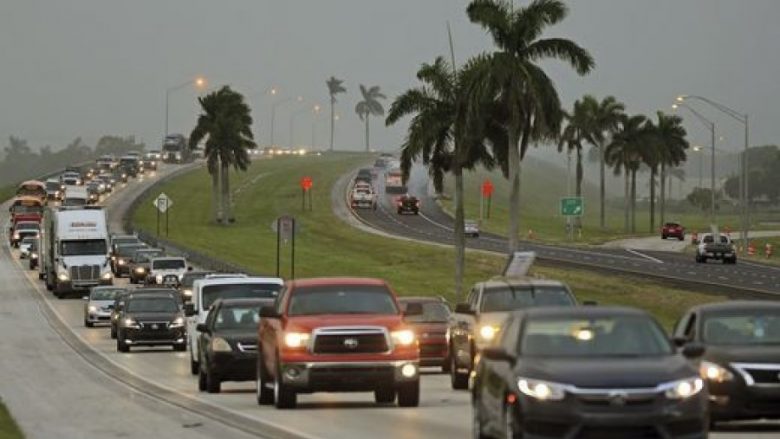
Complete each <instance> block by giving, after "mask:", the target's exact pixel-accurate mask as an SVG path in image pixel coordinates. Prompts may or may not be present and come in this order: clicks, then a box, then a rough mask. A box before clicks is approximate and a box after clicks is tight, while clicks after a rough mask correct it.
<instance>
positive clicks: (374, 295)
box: [257, 278, 422, 409]
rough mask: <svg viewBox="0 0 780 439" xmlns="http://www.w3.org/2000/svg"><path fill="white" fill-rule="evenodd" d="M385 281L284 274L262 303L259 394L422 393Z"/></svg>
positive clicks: (416, 354)
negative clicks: (286, 278)
mask: <svg viewBox="0 0 780 439" xmlns="http://www.w3.org/2000/svg"><path fill="white" fill-rule="evenodd" d="M421 312H422V310H421V309H420V307H419V306H417V307H408V308H407V311H406V312H405V313H402V312H401V308H400V306H399V304H398V300H397V298H396V295H395V293H394V292H393V290H392V288H390V286H389V285H388V284H387V282H385V281H383V280H379V279H364V278H320V279H302V280H296V281H292V282H289V283H287V284H286V285H285V288H284V289H283V290H282V292H281V293H280V295H279V298H278V299H277V301H276V305H274V306H270V307H263V308H261V310H260V325H259V326H258V340H259V341H258V344H259V346H258V349H259V350H260V353H259V355H258V362H257V376H258V379H257V402H258V404H261V405H266V404H275V405H276V407H277V408H280V409H281V408H295V406H296V405H297V395H298V394H299V393H314V392H374V398H375V400H376V402H377V403H383V404H389V403H393V402H395V400H396V397H397V398H398V405H400V406H401V407H416V406H417V405H418V404H419V400H420V374H419V365H420V349H419V344H418V341H417V338H416V336H415V333H414V331H413V329H412V328H411V327H410V325H408V324H407V323H406V322H405V321H404V317H405V316H411V315H419V314H420V313H421Z"/></svg>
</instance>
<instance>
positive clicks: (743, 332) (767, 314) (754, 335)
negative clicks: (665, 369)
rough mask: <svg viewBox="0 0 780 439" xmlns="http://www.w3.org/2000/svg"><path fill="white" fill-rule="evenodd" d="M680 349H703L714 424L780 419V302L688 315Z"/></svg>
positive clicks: (715, 307) (730, 305) (728, 305)
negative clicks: (697, 346)
mask: <svg viewBox="0 0 780 439" xmlns="http://www.w3.org/2000/svg"><path fill="white" fill-rule="evenodd" d="M675 341H676V342H677V343H678V344H680V345H686V346H687V345H691V344H693V345H704V346H705V347H706V352H705V354H704V357H703V358H702V362H701V367H700V371H701V375H702V378H704V379H705V382H706V383H707V386H708V387H709V391H710V413H711V416H712V419H713V421H718V420H722V421H725V420H737V419H759V418H774V419H780V303H778V302H770V301H734V302H725V303H717V304H710V305H702V306H699V307H695V308H693V309H691V310H690V311H688V312H687V313H686V315H685V316H684V317H683V318H682V319H681V320H680V321H679V322H678V324H677V326H676V328H675Z"/></svg>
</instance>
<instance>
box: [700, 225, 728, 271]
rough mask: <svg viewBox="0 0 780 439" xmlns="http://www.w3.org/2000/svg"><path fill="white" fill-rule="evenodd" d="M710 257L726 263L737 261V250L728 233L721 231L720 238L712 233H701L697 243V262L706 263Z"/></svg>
mask: <svg viewBox="0 0 780 439" xmlns="http://www.w3.org/2000/svg"><path fill="white" fill-rule="evenodd" d="M709 259H715V260H721V261H723V263H724V264H736V263H737V252H736V250H735V249H734V243H733V242H731V238H729V236H728V235H725V234H723V233H720V234H718V239H715V235H713V234H712V233H706V234H704V235H701V237H700V238H699V241H698V243H697V245H696V262H699V263H705V262H707V260H709Z"/></svg>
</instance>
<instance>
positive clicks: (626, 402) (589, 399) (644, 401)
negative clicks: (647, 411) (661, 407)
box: [577, 393, 657, 407]
mask: <svg viewBox="0 0 780 439" xmlns="http://www.w3.org/2000/svg"><path fill="white" fill-rule="evenodd" d="M656 396H657V395H656V394H654V393H633V394H632V393H628V394H620V395H618V394H615V393H612V394H607V393H603V394H593V395H577V399H578V400H579V401H580V403H582V404H584V405H587V406H595V407H640V406H648V405H652V404H653V402H654V401H655V399H656Z"/></svg>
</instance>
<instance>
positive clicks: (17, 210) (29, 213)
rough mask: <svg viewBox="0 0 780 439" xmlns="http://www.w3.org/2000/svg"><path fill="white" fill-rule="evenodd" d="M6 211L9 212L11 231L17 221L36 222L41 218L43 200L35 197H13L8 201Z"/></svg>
mask: <svg viewBox="0 0 780 439" xmlns="http://www.w3.org/2000/svg"><path fill="white" fill-rule="evenodd" d="M9 204H10V206H9V207H8V212H10V213H11V221H10V223H9V225H10V229H9V232H13V226H14V225H15V224H16V223H18V222H22V221H25V222H36V223H39V222H41V221H42V220H43V204H44V203H43V202H42V201H41V200H40V199H39V198H37V197H14V198H13V199H12V200H11V202H10V203H9Z"/></svg>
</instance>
